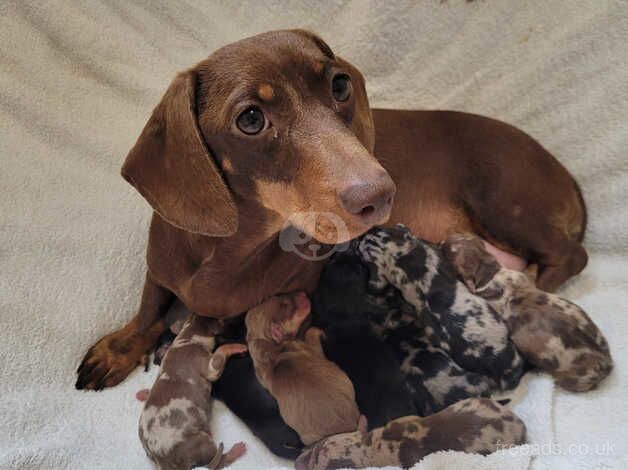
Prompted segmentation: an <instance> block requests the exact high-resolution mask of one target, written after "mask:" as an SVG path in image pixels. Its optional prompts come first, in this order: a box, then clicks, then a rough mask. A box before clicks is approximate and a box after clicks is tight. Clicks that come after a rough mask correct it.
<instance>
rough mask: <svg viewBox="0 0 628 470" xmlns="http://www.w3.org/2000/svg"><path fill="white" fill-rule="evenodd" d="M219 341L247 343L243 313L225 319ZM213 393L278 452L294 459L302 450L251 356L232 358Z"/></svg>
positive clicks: (299, 442)
mask: <svg viewBox="0 0 628 470" xmlns="http://www.w3.org/2000/svg"><path fill="white" fill-rule="evenodd" d="M216 340H217V341H218V343H219V344H223V343H234V342H237V343H244V342H245V341H246V327H245V326H244V316H241V317H238V318H236V319H233V320H231V321H228V322H225V328H224V330H223V332H222V333H221V334H220V335H219V336H218V337H217V338H216ZM212 396H213V397H215V398H218V399H219V400H221V401H222V402H224V404H225V405H227V407H228V408H229V409H230V410H231V411H232V412H233V413H234V414H235V415H236V416H237V417H238V418H240V419H241V420H242V421H243V422H244V423H245V424H246V425H247V427H248V428H249V429H250V430H251V431H252V432H253V434H254V435H255V436H256V437H257V438H258V439H260V440H261V441H262V442H263V443H264V444H265V445H266V447H267V448H268V449H269V450H270V451H271V452H272V453H274V454H275V455H278V456H280V457H283V458H286V459H291V460H294V459H296V458H297V457H298V456H299V454H300V453H301V450H302V449H303V443H302V442H301V440H300V439H299V435H298V434H297V433H296V432H295V431H294V429H292V428H291V427H290V426H288V425H287V424H286V423H285V422H284V420H283V419H282V418H281V415H280V414H279V406H278V405H277V400H275V398H274V397H273V396H272V395H271V394H270V392H269V391H268V390H266V389H265V388H264V387H263V386H262V384H260V383H259V380H257V376H256V375H255V368H254V367H253V360H252V359H251V356H249V355H245V356H235V357H232V358H231V359H229V362H227V365H226V367H225V371H224V372H223V374H222V375H221V376H220V378H219V379H218V381H216V382H215V383H214V386H213V387H212Z"/></svg>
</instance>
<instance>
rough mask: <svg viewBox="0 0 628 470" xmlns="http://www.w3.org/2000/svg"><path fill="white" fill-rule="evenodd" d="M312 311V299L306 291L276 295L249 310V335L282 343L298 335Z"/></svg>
mask: <svg viewBox="0 0 628 470" xmlns="http://www.w3.org/2000/svg"><path fill="white" fill-rule="evenodd" d="M310 311H311V307H310V300H309V299H308V297H307V295H306V294H305V292H295V293H292V294H284V295H275V296H273V297H271V298H270V299H268V300H266V301H265V302H264V303H262V304H260V305H259V306H257V307H255V308H254V309H251V310H250V311H249V313H248V314H247V316H246V328H247V330H248V334H249V335H251V334H253V335H255V336H260V335H261V336H264V337H266V338H268V339H272V340H273V341H274V342H275V343H281V342H282V341H285V340H287V339H294V338H296V337H297V336H298V334H299V332H300V331H302V330H303V329H304V328H303V327H304V321H305V319H306V318H308V317H309V315H310ZM249 337H250V336H249Z"/></svg>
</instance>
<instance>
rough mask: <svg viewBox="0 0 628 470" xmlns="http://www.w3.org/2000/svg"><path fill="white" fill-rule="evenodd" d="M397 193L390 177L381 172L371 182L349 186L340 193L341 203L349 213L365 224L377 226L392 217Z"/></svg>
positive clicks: (361, 182)
mask: <svg viewBox="0 0 628 470" xmlns="http://www.w3.org/2000/svg"><path fill="white" fill-rule="evenodd" d="M395 191H396V187H395V183H393V180H392V179H391V177H390V175H389V174H388V173H387V172H385V171H381V172H378V173H377V176H376V177H375V178H373V179H371V180H368V181H360V182H359V183H353V184H351V185H349V186H348V187H347V188H345V189H344V190H343V191H342V192H341V193H340V201H341V203H342V206H343V207H344V208H345V210H346V211H347V212H349V213H350V214H353V215H357V216H358V217H360V218H361V219H362V220H363V222H364V223H368V224H377V223H381V222H384V221H385V220H387V219H388V217H389V216H390V210H391V208H392V203H393V198H394V197H395Z"/></svg>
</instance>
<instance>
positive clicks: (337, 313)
mask: <svg viewBox="0 0 628 470" xmlns="http://www.w3.org/2000/svg"><path fill="white" fill-rule="evenodd" d="M368 279H369V274H368V270H367V268H366V266H364V265H363V264H362V263H361V262H360V259H359V257H358V256H357V254H356V253H355V252H354V251H353V250H347V251H345V252H342V253H337V254H336V255H334V258H333V259H332V260H331V261H330V262H329V263H328V264H327V266H326V267H325V269H324V270H323V274H322V276H321V279H320V282H319V285H318V288H317V290H316V292H315V293H314V296H313V300H312V306H313V324H314V325H315V326H318V327H320V328H321V329H322V330H323V331H324V332H325V335H324V337H323V339H322V345H323V350H324V352H325V356H326V357H327V359H329V360H330V361H333V362H334V363H336V364H337V365H338V366H339V367H340V368H341V369H342V370H343V371H344V372H345V373H346V374H347V376H348V377H349V379H350V380H351V383H352V384H353V387H354V388H355V396H356V402H357V404H358V408H359V409H360V413H362V414H363V415H365V416H366V418H367V421H368V427H369V429H373V428H378V427H381V426H384V425H385V424H386V423H388V422H389V421H391V420H393V419H396V418H400V417H402V416H408V415H415V414H416V413H417V411H416V407H415V405H414V402H413V397H412V394H411V393H410V389H409V388H408V386H407V385H406V382H405V378H404V376H403V375H402V373H401V370H400V365H399V362H398V360H397V357H396V356H395V354H394V351H393V348H392V347H391V346H390V345H388V344H386V343H385V342H384V341H383V340H382V339H381V338H379V337H378V336H377V335H376V334H375V332H374V331H373V328H372V326H371V324H370V322H369V310H370V306H369V305H368V303H367V297H368V295H367V290H366V289H367V284H368Z"/></svg>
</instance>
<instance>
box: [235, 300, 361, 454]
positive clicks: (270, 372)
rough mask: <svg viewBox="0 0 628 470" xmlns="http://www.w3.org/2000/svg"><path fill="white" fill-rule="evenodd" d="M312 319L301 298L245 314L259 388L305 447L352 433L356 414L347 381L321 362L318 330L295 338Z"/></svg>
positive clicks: (272, 302)
mask: <svg viewBox="0 0 628 470" xmlns="http://www.w3.org/2000/svg"><path fill="white" fill-rule="evenodd" d="M309 314H310V303H309V301H308V300H307V297H305V295H304V294H294V295H283V296H275V297H271V298H270V299H269V300H267V301H266V302H264V303H262V304H261V305H259V306H258V307H255V308H254V309H251V310H249V312H248V313H247V315H246V330H247V333H246V342H247V344H248V347H249V352H250V354H251V358H252V359H253V364H254V365H255V373H256V375H257V378H258V379H259V381H260V383H261V384H262V385H263V386H264V388H266V389H267V390H268V391H269V392H270V393H271V394H272V395H273V396H274V397H275V399H276V400H277V403H278V405H279V412H280V414H281V417H282V418H283V419H284V421H285V422H286V424H288V425H289V426H290V427H291V428H292V429H294V430H295V431H296V432H297V433H298V434H299V437H300V438H301V441H302V442H303V444H305V445H310V444H313V443H315V442H317V441H319V440H320V439H322V438H324V437H327V436H331V435H334V434H338V433H343V432H350V431H355V430H356V429H357V428H358V424H359V423H358V422H359V420H360V411H359V410H358V407H357V405H356V402H355V391H354V389H353V385H352V384H351V381H350V380H349V378H348V377H347V376H346V374H345V373H344V372H343V371H342V370H340V369H339V368H338V366H337V365H336V364H334V363H332V362H330V361H329V360H327V359H326V358H325V354H324V353H323V349H322V347H321V343H320V330H316V329H315V328H310V329H309V330H308V331H307V332H306V334H305V339H300V338H299V337H298V332H299V330H301V326H302V324H303V321H304V320H305V319H306V318H307V317H308V316H309Z"/></svg>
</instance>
